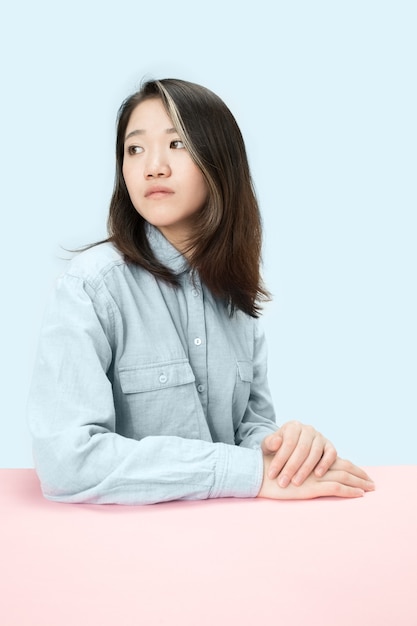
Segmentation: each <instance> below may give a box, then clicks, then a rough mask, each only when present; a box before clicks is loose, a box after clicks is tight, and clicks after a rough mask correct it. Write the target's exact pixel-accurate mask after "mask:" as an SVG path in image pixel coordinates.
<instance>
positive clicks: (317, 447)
mask: <svg viewBox="0 0 417 626" xmlns="http://www.w3.org/2000/svg"><path fill="white" fill-rule="evenodd" d="M300 439H301V437H300ZM324 441H325V439H324V438H323V437H322V436H321V435H319V436H317V437H315V438H314V439H313V442H312V444H311V448H310V453H309V455H308V456H307V458H306V459H305V461H304V462H303V463H302V464H301V466H300V467H299V469H298V470H297V471H296V473H295V474H294V476H293V478H292V481H291V482H292V483H293V484H294V485H297V486H299V485H302V484H303V482H304V481H305V480H306V478H307V477H308V476H310V474H311V472H312V471H313V470H314V468H315V467H316V465H317V463H318V462H319V461H320V459H321V458H322V455H323V442H324ZM294 454H295V453H294ZM293 456H294V455H293ZM291 460H292V457H291V459H290V461H289V462H288V463H287V465H288V464H289V463H290V462H291ZM334 461H335V459H333V461H332V462H331V463H330V465H332V464H333V463H334ZM287 465H286V466H285V468H284V469H283V472H285V471H286V469H287Z"/></svg>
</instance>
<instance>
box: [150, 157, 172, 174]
mask: <svg viewBox="0 0 417 626" xmlns="http://www.w3.org/2000/svg"><path fill="white" fill-rule="evenodd" d="M144 173H145V178H164V177H165V176H170V174H171V168H170V166H169V163H168V159H166V158H164V156H163V155H162V154H159V153H154V154H152V155H150V156H149V159H148V161H147V162H146V165H145V172H144Z"/></svg>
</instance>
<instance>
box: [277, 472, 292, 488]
mask: <svg viewBox="0 0 417 626" xmlns="http://www.w3.org/2000/svg"><path fill="white" fill-rule="evenodd" d="M289 484H290V480H289V478H288V476H285V475H284V476H281V477H280V479H279V481H278V485H279V486H280V487H283V488H284V489H285V487H288V485H289Z"/></svg>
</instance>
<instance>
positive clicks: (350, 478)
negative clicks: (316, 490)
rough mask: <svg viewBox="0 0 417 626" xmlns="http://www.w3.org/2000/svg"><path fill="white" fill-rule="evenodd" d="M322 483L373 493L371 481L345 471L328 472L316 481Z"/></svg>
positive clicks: (373, 487)
mask: <svg viewBox="0 0 417 626" xmlns="http://www.w3.org/2000/svg"><path fill="white" fill-rule="evenodd" d="M318 480H320V481H322V482H331V483H339V484H340V485H344V486H348V487H356V488H359V489H362V490H363V491H373V490H374V489H375V485H374V483H373V482H372V481H371V480H367V479H366V478H360V477H359V476H357V475H356V474H352V473H350V472H348V471H346V470H333V469H331V470H329V471H328V472H327V474H326V475H325V476H324V477H323V478H320V479H318Z"/></svg>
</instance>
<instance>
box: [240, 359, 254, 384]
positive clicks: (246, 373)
mask: <svg viewBox="0 0 417 626" xmlns="http://www.w3.org/2000/svg"><path fill="white" fill-rule="evenodd" d="M237 369H238V372H239V376H240V379H241V380H243V381H245V382H246V383H251V382H252V381H253V363H252V361H238V362H237Z"/></svg>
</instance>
